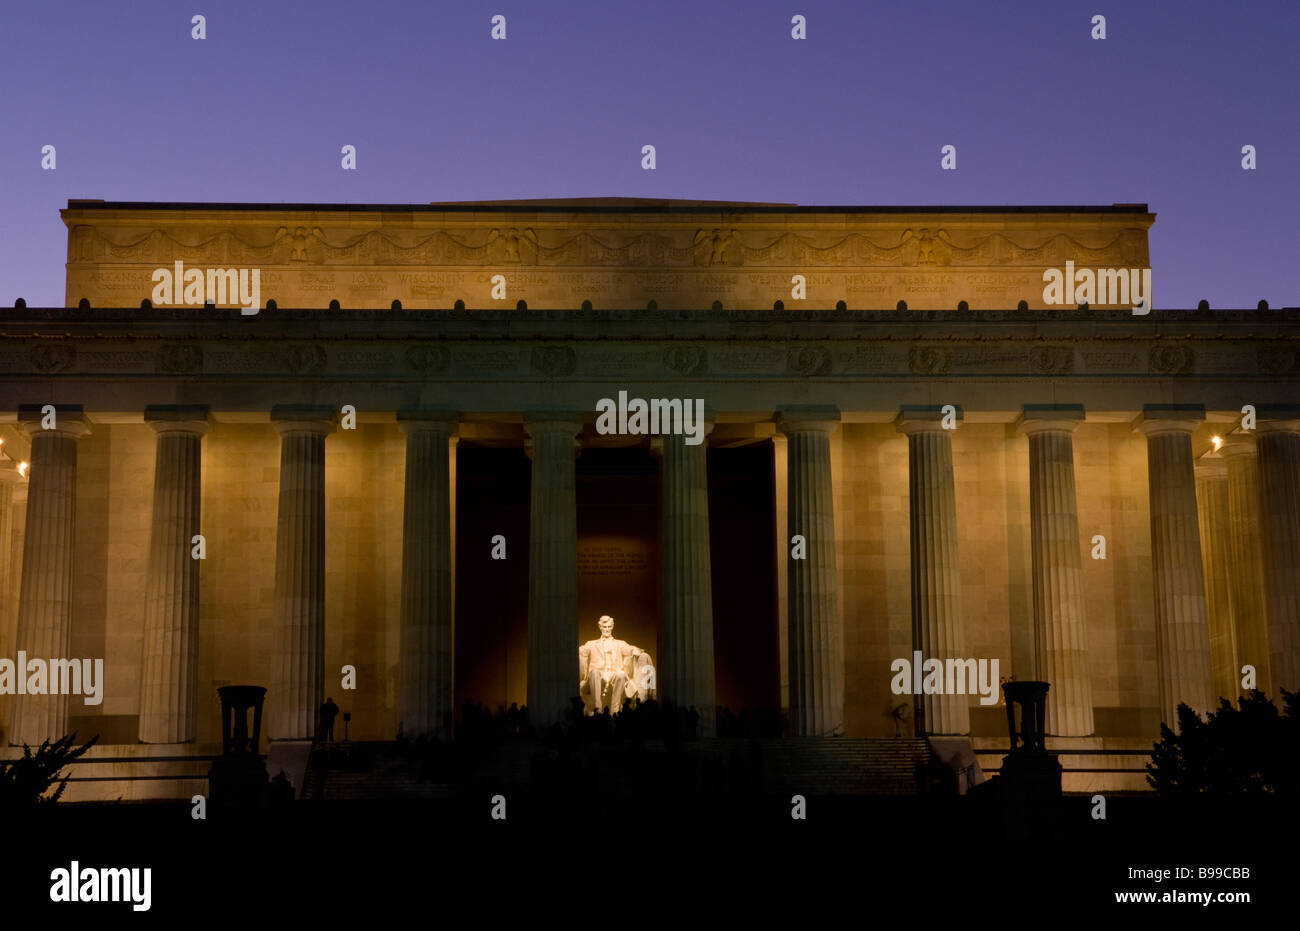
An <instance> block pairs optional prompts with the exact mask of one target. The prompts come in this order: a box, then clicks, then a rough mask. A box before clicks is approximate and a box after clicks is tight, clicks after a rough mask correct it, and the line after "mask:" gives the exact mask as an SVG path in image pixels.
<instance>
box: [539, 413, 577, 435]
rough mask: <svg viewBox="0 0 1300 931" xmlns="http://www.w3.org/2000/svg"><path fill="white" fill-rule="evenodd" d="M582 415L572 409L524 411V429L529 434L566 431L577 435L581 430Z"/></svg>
mask: <svg viewBox="0 0 1300 931" xmlns="http://www.w3.org/2000/svg"><path fill="white" fill-rule="evenodd" d="M582 422H583V416H582V414H580V413H579V412H577V411H572V410H553V411H548V410H532V411H525V412H524V430H525V432H527V433H528V435H529V436H537V435H538V434H539V433H568V434H569V435H571V436H573V437H575V438H576V437H577V436H578V434H579V433H581V432H582Z"/></svg>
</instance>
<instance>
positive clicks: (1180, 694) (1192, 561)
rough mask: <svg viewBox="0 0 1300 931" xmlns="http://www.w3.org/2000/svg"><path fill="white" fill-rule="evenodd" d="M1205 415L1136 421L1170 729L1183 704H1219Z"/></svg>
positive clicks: (1156, 412) (1156, 413)
mask: <svg viewBox="0 0 1300 931" xmlns="http://www.w3.org/2000/svg"><path fill="white" fill-rule="evenodd" d="M1204 419H1205V414H1204V411H1201V410H1193V409H1184V408H1149V409H1147V411H1146V412H1145V413H1144V415H1143V417H1142V418H1141V419H1140V420H1139V421H1138V423H1137V424H1136V426H1137V429H1139V430H1140V431H1141V432H1142V433H1144V434H1145V435H1146V438H1147V476H1148V484H1149V486H1150V502H1151V564H1152V572H1153V575H1154V582H1155V585H1154V589H1155V609H1156V659H1157V669H1158V670H1159V675H1160V707H1161V716H1162V719H1163V720H1164V723H1165V724H1167V725H1169V726H1170V727H1176V726H1177V721H1178V713H1177V710H1178V705H1179V704H1180V703H1186V704H1187V705H1188V706H1189V707H1191V708H1192V710H1194V711H1196V712H1197V713H1198V714H1205V713H1206V712H1208V711H1210V710H1211V709H1213V708H1214V707H1215V702H1214V694H1213V691H1214V690H1213V684H1212V682H1211V666H1210V629H1209V621H1208V619H1207V612H1206V607H1205V577H1204V573H1203V567H1202V564H1201V534H1200V528H1199V523H1198V517H1197V510H1196V478H1195V475H1194V474H1193V471H1192V432H1193V431H1194V430H1195V429H1196V427H1197V425H1198V424H1199V423H1200V421H1202V420H1204Z"/></svg>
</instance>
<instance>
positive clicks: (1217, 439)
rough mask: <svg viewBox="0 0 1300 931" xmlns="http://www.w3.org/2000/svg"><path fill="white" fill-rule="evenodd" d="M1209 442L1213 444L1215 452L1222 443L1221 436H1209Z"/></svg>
mask: <svg viewBox="0 0 1300 931" xmlns="http://www.w3.org/2000/svg"><path fill="white" fill-rule="evenodd" d="M1210 442H1211V443H1213V444H1214V449H1215V451H1216V452H1217V451H1218V449H1219V447H1220V446H1222V445H1223V437H1221V436H1212V437H1210Z"/></svg>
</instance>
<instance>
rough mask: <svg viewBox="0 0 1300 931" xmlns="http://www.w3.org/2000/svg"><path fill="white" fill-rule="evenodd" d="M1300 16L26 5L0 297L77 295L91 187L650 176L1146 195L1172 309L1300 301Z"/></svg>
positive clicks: (779, 197) (757, 187)
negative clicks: (651, 149) (51, 150)
mask: <svg viewBox="0 0 1300 931" xmlns="http://www.w3.org/2000/svg"><path fill="white" fill-rule="evenodd" d="M195 13H202V14H203V15H205V16H206V17H207V36H208V37H207V39H206V40H204V41H195V40H193V39H191V38H190V29H191V26H190V17H191V16H192V15H193V14H195ZM495 13H501V14H503V15H505V16H506V17H507V23H508V38H507V39H506V40H505V41H493V40H492V39H491V38H490V37H489V32H490V19H491V17H492V15H493V14H495ZM795 13H802V14H804V15H805V16H806V17H807V18H808V39H807V40H806V41H794V40H792V39H791V38H790V19H791V17H792V16H793V15H794V14H795ZM1096 13H1101V14H1103V15H1105V16H1106V19H1107V38H1106V40H1105V41H1095V40H1092V39H1091V38H1090V37H1089V32H1090V30H1091V26H1090V19H1091V17H1092V16H1093V14H1096ZM1297 36H1300V2H1296V0H1276V2H1264V3H1252V2H1248V0H1247V2H1243V3H1234V2H1221V3H1211V2H1196V0H1191V2H1189V0H1178V2H1140V3H1138V2H1132V0H1126V2H1115V0H1095V2H1089V3H1079V2H1058V0H1026V2H1013V0H990V2H983V3H981V2H971V0H956V2H933V0H930V2H927V0H894V2H889V3H869V2H865V0H856V2H844V3H830V2H824V0H818V2H805V0H781V2H771V0H742V2H709V0H694V2H690V0H688V2H677V0H653V2H651V0H646V2H641V3H632V2H626V0H599V2H587V0H564V2H563V3H556V4H540V3H517V2H512V0H489V2H469V0H462V2H447V3H413V2H410V0H405V2H392V0H365V2H351V0H349V2H341V0H334V2H329V0H303V2H282V0H262V2H211V0H193V2H190V3H178V2H176V0H170V2H151V0H144V2H136V0H131V2H121V3H106V2H103V0H96V2H75V3H74V2H68V3H61V2H34V3H18V2H8V3H5V4H4V6H3V10H2V12H0V129H2V130H3V133H2V135H0V303H3V304H4V305H6V306H7V305H9V304H11V302H12V301H13V299H14V298H15V297H18V296H22V297H25V298H26V299H27V301H28V304H29V305H32V306H61V305H62V303H63V281H64V262H65V260H66V256H67V233H66V228H65V227H64V225H63V223H62V221H61V220H60V218H59V214H58V211H59V208H61V207H64V206H66V205H67V201H68V198H70V197H99V198H104V199H106V200H142V201H268V202H321V203H332V202H344V203H347V202H351V203H363V202H364V203H427V202H429V201H444V200H476V199H483V200H488V199H503V198H531V197H569V196H633V195H644V196H655V197H686V198H701V199H729V200H758V201H781V202H794V203H800V204H936V205H968V204H1111V203H1131V202H1138V203H1147V204H1149V205H1150V209H1151V210H1152V211H1153V212H1155V213H1156V214H1157V219H1156V223H1155V226H1154V227H1153V228H1152V230H1151V264H1152V268H1153V269H1154V272H1153V279H1154V287H1153V290H1154V293H1155V305H1156V306H1157V307H1166V308H1168V307H1192V306H1195V304H1196V302H1197V301H1198V300H1200V299H1201V298H1205V299H1207V300H1209V301H1210V303H1211V305H1212V306H1215V307H1221V308H1222V307H1254V306H1255V303H1256V302H1257V301H1258V300H1259V299H1261V298H1264V299H1267V300H1268V301H1269V302H1270V304H1271V305H1272V306H1273V307H1281V306H1284V305H1287V306H1296V305H1300V287H1298V286H1297V282H1300V250H1298V249H1297V239H1298V236H1297V231H1296V222H1295V221H1296V206H1297V204H1300V180H1298V175H1297V167H1298V166H1300V67H1297V64H1296V57H1295V56H1296V52H1295V47H1296V42H1297ZM345 143H350V144H352V145H355V146H357V149H358V159H357V162H358V169H359V170H357V171H346V172H345V171H343V170H342V169H341V168H340V164H339V160H340V155H339V149H340V148H341V147H342V146H343V145H344V144H345ZM646 143H650V144H653V145H655V146H656V148H657V153H658V168H657V170H656V171H653V172H648V171H643V170H642V169H641V168H640V148H641V146H642V145H644V144H646ZM46 144H52V145H55V146H56V147H57V152H58V167H57V169H56V170H55V171H42V170H41V167H40V157H41V156H40V151H41V147H42V146H43V145H46ZM945 144H952V145H955V146H956V147H957V170H956V171H940V169H939V148H940V146H942V145H945ZM1245 144H1251V145H1254V146H1255V147H1256V149H1257V151H1258V164H1259V167H1258V169H1257V170H1255V171H1243V170H1242V168H1241V154H1240V152H1241V147H1242V146H1243V145H1245Z"/></svg>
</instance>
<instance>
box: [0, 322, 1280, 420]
mask: <svg viewBox="0 0 1300 931" xmlns="http://www.w3.org/2000/svg"><path fill="white" fill-rule="evenodd" d="M1297 383H1300V310H1296V309H1287V310H1278V311H1156V312H1153V313H1152V314H1150V315H1149V316H1146V317H1133V316H1132V315H1130V314H1126V313H1124V312H1122V311H1079V310H1068V311H1050V312H1042V311H1037V312H1036V311H971V312H958V311H916V312H913V311H905V312H900V311H880V312H875V311H784V312H781V311H770V310H769V311H665V310H657V311H647V310H636V311H601V310H593V311H542V312H533V311H531V310H528V311H517V310H509V311H502V310H465V311H348V310H341V311H328V310H287V309H286V310H278V311H275V312H273V313H272V312H264V313H263V314H261V315H258V316H256V317H241V316H240V314H239V312H238V311H237V310H233V311H232V310H207V311H205V310H203V309H201V308H187V309H176V310H172V309H165V308H154V309H148V310H144V309H132V310H122V309H112V310H100V309H93V308H92V309H90V310H82V309H63V308H56V309H34V308H23V309H13V310H6V311H4V312H3V316H0V395H2V397H0V400H2V401H3V404H0V408H3V409H4V410H9V411H11V410H13V409H15V408H16V406H17V405H19V404H44V403H49V402H50V401H51V399H52V398H53V399H54V400H55V402H56V403H57V401H58V399H59V398H64V399H66V400H67V401H68V402H70V403H84V404H85V405H86V409H87V410H88V411H94V410H127V409H133V408H135V407H140V408H143V406H144V405H145V404H163V403H191V402H201V403H205V404H209V405H212V407H213V409H214V410H266V409H268V408H267V405H268V404H270V403H318V401H319V399H320V398H321V392H322V391H324V392H326V393H327V394H329V396H330V397H329V398H328V399H327V400H328V401H329V403H333V401H334V400H335V399H334V395H335V394H338V395H339V398H338V400H339V403H344V402H346V403H352V404H356V405H358V406H359V408H362V409H369V410H389V411H391V410H395V409H397V408H398V407H401V406H404V405H409V404H414V403H417V402H418V400H419V398H420V397H421V396H422V394H423V393H424V392H426V391H433V392H436V393H437V395H438V396H439V397H442V398H444V399H446V400H447V401H449V402H454V403H455V404H457V405H458V407H459V409H461V410H464V411H467V412H470V411H485V412H496V411H519V410H524V409H527V408H528V407H529V406H530V405H531V404H532V403H533V402H534V399H535V397H536V392H537V389H538V386H539V385H546V386H547V389H546V390H547V391H548V392H549V393H550V396H551V397H552V398H553V399H554V402H555V403H566V404H568V405H570V406H571V407H574V408H575V409H578V410H594V405H595V401H596V399H598V398H599V397H603V396H605V395H606V393H607V392H608V390H610V388H619V387H623V388H627V389H629V390H632V389H635V388H638V387H639V386H641V387H644V388H645V390H647V391H650V390H651V389H653V388H655V387H656V386H658V387H659V388H662V387H663V386H665V385H693V386H696V388H697V389H698V390H699V391H700V392H701V393H702V395H703V396H704V397H705V399H706V401H707V403H708V404H709V406H711V407H713V408H714V409H716V410H718V411H720V412H728V411H730V412H737V411H754V410H758V409H760V408H762V407H763V406H764V405H767V406H768V407H769V409H770V408H771V407H774V406H776V405H779V404H783V403H786V402H788V401H789V400H790V399H791V398H792V397H794V396H795V393H796V392H797V396H798V397H799V398H800V399H801V400H802V401H805V402H806V403H818V404H833V405H836V406H838V407H840V408H841V409H843V410H845V411H860V412H871V411H879V412H882V413H886V412H889V411H896V410H897V408H898V405H899V404H901V403H929V402H930V401H931V399H930V398H929V397H928V392H929V391H930V390H931V389H932V388H933V387H935V386H937V385H944V386H951V387H952V389H953V393H952V396H951V401H952V403H956V404H962V405H963V406H964V407H965V408H966V409H968V410H988V411H991V410H1005V411H1014V410H1018V409H1019V406H1020V405H1022V404H1034V403H1039V402H1042V401H1043V400H1044V398H1045V397H1046V396H1047V394H1048V393H1049V392H1055V393H1057V394H1060V393H1061V392H1063V391H1064V392H1068V395H1069V397H1068V398H1067V400H1070V401H1073V402H1077V403H1083V404H1086V405H1087V406H1088V408H1089V410H1092V411H1097V410H1137V409H1139V408H1140V407H1141V405H1142V404H1143V403H1150V402H1152V401H1154V400H1161V399H1165V398H1166V396H1168V397H1169V398H1174V395H1177V397H1176V398H1174V399H1175V400H1188V401H1194V402H1196V403H1201V404H1205V405H1206V406H1207V407H1209V408H1210V409H1211V410H1214V409H1222V410H1225V411H1239V410H1240V408H1241V405H1242V404H1245V403H1254V404H1282V403H1289V402H1290V401H1291V400H1293V399H1294V397H1295V396H1296V386H1297ZM79 386H80V387H79ZM1049 386H1050V388H1049ZM52 392H53V393H52ZM1171 392H1172V394H1171ZM651 393H652V394H653V393H654V392H653V391H652V392H651ZM344 394H346V395H347V396H346V397H343V395H344ZM923 396H924V397H923Z"/></svg>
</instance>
